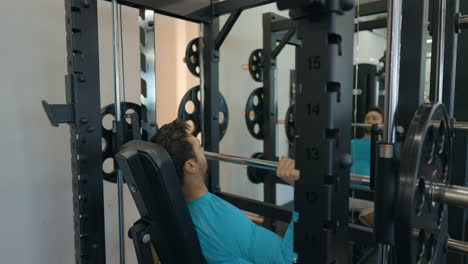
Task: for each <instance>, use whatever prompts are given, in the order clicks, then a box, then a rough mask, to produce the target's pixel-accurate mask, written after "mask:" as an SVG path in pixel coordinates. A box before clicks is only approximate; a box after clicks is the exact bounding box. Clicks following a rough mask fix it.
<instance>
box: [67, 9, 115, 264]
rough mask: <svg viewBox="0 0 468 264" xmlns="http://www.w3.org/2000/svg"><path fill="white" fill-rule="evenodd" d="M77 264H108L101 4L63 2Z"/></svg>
mask: <svg viewBox="0 0 468 264" xmlns="http://www.w3.org/2000/svg"><path fill="white" fill-rule="evenodd" d="M65 11H66V31H67V54H68V56H67V72H68V75H67V77H66V80H67V81H66V101H67V104H70V105H73V106H74V110H75V112H74V115H75V119H74V120H75V121H74V123H71V124H70V143H71V154H72V156H71V162H72V174H73V175H72V177H73V211H74V229H75V263H77V264H84V263H105V262H106V257H105V236H104V202H103V178H102V160H101V117H100V112H101V110H100V91H99V52H98V50H99V45H98V20H97V18H98V17H97V1H95V0H65Z"/></svg>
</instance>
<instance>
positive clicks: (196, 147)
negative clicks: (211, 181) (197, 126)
mask: <svg viewBox="0 0 468 264" xmlns="http://www.w3.org/2000/svg"><path fill="white" fill-rule="evenodd" d="M188 141H189V142H190V144H191V145H192V147H193V154H194V155H195V157H196V160H195V170H196V171H197V173H201V175H203V176H204V177H206V176H207V174H208V162H207V161H206V157H205V151H204V149H203V148H202V146H201V144H200V141H199V140H198V139H197V138H196V137H194V136H192V135H191V136H190V137H188Z"/></svg>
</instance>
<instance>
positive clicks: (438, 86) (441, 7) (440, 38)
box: [431, 0, 446, 103]
mask: <svg viewBox="0 0 468 264" xmlns="http://www.w3.org/2000/svg"><path fill="white" fill-rule="evenodd" d="M445 9H446V0H438V1H437V11H438V14H437V18H438V19H437V20H438V21H437V24H436V26H437V28H436V29H435V30H436V33H435V34H433V35H435V36H436V37H435V38H436V39H435V41H434V42H435V43H434V44H435V45H436V49H435V50H434V51H433V57H434V62H433V65H432V70H434V72H435V74H433V75H432V76H433V77H434V80H432V83H431V89H432V92H433V93H434V102H435V103H441V102H442V99H443V98H442V97H443V83H444V61H445V60H444V55H445V13H446V12H445Z"/></svg>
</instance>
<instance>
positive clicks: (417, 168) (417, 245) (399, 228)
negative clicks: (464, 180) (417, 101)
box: [395, 104, 453, 264]
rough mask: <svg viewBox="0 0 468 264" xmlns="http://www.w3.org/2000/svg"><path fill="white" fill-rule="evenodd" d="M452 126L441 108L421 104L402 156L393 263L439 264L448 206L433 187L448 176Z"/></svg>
mask: <svg viewBox="0 0 468 264" xmlns="http://www.w3.org/2000/svg"><path fill="white" fill-rule="evenodd" d="M452 135H453V132H452V128H451V123H450V122H449V117H448V115H447V110H446V109H445V106H444V105H442V104H423V105H421V106H420V107H419V108H418V110H417V111H416V113H415V114H414V116H413V119H412V120H411V124H410V126H409V129H408V134H407V135H406V138H405V142H404V145H403V148H402V152H401V163H400V172H399V177H398V188H399V189H398V196H397V198H398V199H397V207H396V208H397V209H396V230H395V238H396V241H397V243H396V254H397V262H396V263H410V264H412V263H441V262H440V261H441V259H443V258H445V253H446V251H445V249H446V246H447V239H448V235H447V208H446V207H447V206H446V205H445V204H442V203H438V202H435V201H434V200H433V193H432V190H433V189H432V186H434V185H435V184H437V185H442V186H444V185H445V186H446V185H447V184H448V182H449V176H450V171H449V170H450V160H451V149H452Z"/></svg>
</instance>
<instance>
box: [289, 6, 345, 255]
mask: <svg viewBox="0 0 468 264" xmlns="http://www.w3.org/2000/svg"><path fill="white" fill-rule="evenodd" d="M283 2H284V3H286V1H283ZM330 2H333V1H330ZM337 2H338V1H337ZM341 3H342V4H343V3H344V2H343V1H341ZM337 6H339V5H337ZM335 7H336V6H335ZM341 7H342V8H347V10H349V7H350V6H345V5H344V4H343V5H342V6H341ZM327 8H329V7H324V8H323V9H319V8H316V9H313V11H312V12H311V9H303V10H293V11H291V16H292V17H293V19H294V20H295V21H296V23H297V27H298V29H297V34H298V38H299V39H300V40H302V48H301V50H300V53H301V54H300V56H299V61H298V69H297V70H298V80H297V81H298V91H297V94H296V127H297V133H298V136H297V138H296V162H297V163H296V164H297V165H296V166H297V168H298V169H299V170H300V171H301V179H300V180H299V181H298V182H297V183H296V187H295V192H294V194H295V211H297V212H298V213H299V220H298V221H297V222H296V223H295V233H294V248H295V250H296V252H297V253H298V255H299V259H298V262H299V263H327V264H329V263H350V256H349V245H348V228H347V226H348V225H347V223H348V191H349V167H350V165H351V157H350V155H349V153H350V141H351V130H350V129H349V128H350V126H351V113H352V89H353V33H354V12H352V11H348V12H344V11H343V10H342V11H343V12H336V11H331V10H330V9H327ZM319 10H320V11H319ZM323 10H327V11H325V12H323ZM333 10H336V9H333ZM308 12H310V13H308Z"/></svg>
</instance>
